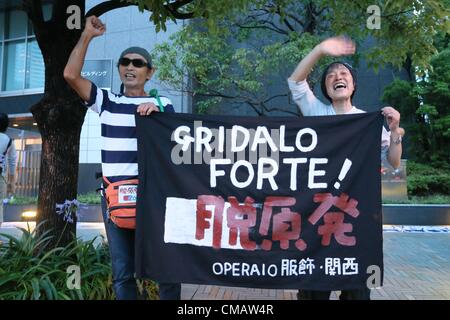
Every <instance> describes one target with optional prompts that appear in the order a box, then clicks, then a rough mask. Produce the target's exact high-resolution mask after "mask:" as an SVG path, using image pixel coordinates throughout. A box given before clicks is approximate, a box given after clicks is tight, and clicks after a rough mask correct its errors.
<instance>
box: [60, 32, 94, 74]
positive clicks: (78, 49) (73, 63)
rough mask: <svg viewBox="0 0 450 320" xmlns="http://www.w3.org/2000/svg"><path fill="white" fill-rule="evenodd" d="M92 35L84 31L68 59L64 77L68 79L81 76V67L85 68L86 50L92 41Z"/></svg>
mask: <svg viewBox="0 0 450 320" xmlns="http://www.w3.org/2000/svg"><path fill="white" fill-rule="evenodd" d="M91 40H92V37H91V36H87V35H85V34H84V33H82V34H81V37H80V40H78V43H77V45H76V46H75V48H73V50H72V53H71V54H70V57H69V60H68V61H67V64H66V68H65V69H64V77H65V78H66V79H73V78H77V77H79V76H81V69H82V68H83V64H84V59H85V57H86V52H87V49H88V46H89V43H90V42H91Z"/></svg>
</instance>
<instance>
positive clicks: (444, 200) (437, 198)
mask: <svg viewBox="0 0 450 320" xmlns="http://www.w3.org/2000/svg"><path fill="white" fill-rule="evenodd" d="M383 204H450V196H449V195H443V194H436V195H430V196H410V197H408V199H407V200H383Z"/></svg>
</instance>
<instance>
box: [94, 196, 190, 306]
mask: <svg viewBox="0 0 450 320" xmlns="http://www.w3.org/2000/svg"><path fill="white" fill-rule="evenodd" d="M102 209H103V210H102V211H103V220H104V222H105V229H106V236H107V238H108V246H109V252H110V254H111V264H112V274H113V289H114V293H115V294H116V298H117V300H137V296H138V294H137V292H138V290H137V284H136V279H135V277H134V273H135V272H134V230H129V229H122V228H118V227H117V226H116V225H115V224H114V223H113V222H111V221H110V220H109V219H108V216H107V213H106V204H105V201H104V199H102ZM180 295H181V284H180V283H160V284H159V298H160V299H161V300H180Z"/></svg>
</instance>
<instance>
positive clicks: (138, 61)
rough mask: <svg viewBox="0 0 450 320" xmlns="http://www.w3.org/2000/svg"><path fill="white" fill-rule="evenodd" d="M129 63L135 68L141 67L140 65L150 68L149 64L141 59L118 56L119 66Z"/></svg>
mask: <svg viewBox="0 0 450 320" xmlns="http://www.w3.org/2000/svg"><path fill="white" fill-rule="evenodd" d="M130 63H131V64H132V65H133V66H135V67H136V68H142V67H148V68H151V67H152V66H151V64H150V63H147V62H145V61H144V60H142V59H129V58H120V59H119V64H120V65H121V66H124V67H127V66H129V65H130Z"/></svg>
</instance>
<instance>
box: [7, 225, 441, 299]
mask: <svg viewBox="0 0 450 320" xmlns="http://www.w3.org/2000/svg"><path fill="white" fill-rule="evenodd" d="M18 225H19V226H20V227H24V228H26V223H25V224H24V223H20V224H18V223H14V224H13V223H4V224H3V225H2V227H1V229H0V232H5V233H9V234H15V235H19V234H20V231H19V230H18V229H16V228H15V226H18ZM77 234H78V235H79V237H81V238H82V239H83V240H89V239H92V238H93V237H95V236H96V235H98V234H102V235H103V236H104V235H105V232H104V227H103V224H102V223H79V224H78V230H77ZM98 241H101V239H98ZM384 264H385V266H384V270H385V279H384V286H383V287H382V288H380V289H375V290H372V295H371V297H372V299H388V300H428V299H439V300H441V299H449V300H450V233H449V232H447V233H424V232H386V231H385V232H384ZM296 293H297V292H296V290H273V289H253V288H235V287H221V286H210V285H191V284H183V287H182V293H181V297H182V299H185V300H200V299H202V300H203V299H204V300H230V299H231V300H255V299H261V300H263V299H269V300H295V299H296ZM331 298H332V299H337V294H336V293H335V292H333V294H332V296H331Z"/></svg>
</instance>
